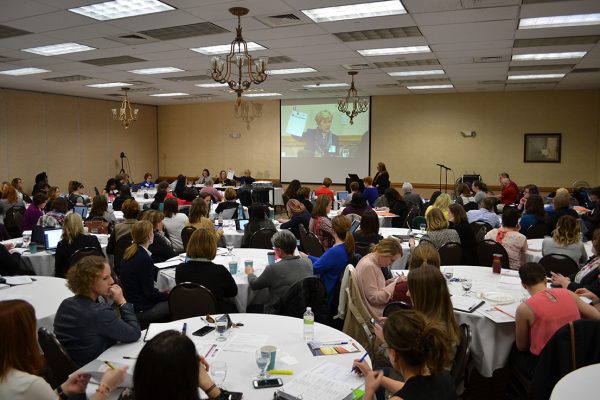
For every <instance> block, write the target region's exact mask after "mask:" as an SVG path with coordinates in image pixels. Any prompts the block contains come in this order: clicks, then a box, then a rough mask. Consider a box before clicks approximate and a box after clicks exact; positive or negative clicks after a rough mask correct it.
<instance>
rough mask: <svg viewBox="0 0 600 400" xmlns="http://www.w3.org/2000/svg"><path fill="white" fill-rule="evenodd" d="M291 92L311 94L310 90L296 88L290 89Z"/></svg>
mask: <svg viewBox="0 0 600 400" xmlns="http://www.w3.org/2000/svg"><path fill="white" fill-rule="evenodd" d="M290 92H310V89H309V88H294V89H290Z"/></svg>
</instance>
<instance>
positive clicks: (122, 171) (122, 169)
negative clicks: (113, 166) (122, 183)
mask: <svg viewBox="0 0 600 400" xmlns="http://www.w3.org/2000/svg"><path fill="white" fill-rule="evenodd" d="M120 157H121V170H120V171H119V174H124V173H125V168H123V160H124V159H125V157H126V156H125V153H123V152H121V156H120Z"/></svg>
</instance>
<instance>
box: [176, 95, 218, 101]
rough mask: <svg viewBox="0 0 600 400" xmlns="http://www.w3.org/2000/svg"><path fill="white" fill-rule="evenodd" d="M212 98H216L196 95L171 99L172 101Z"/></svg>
mask: <svg viewBox="0 0 600 400" xmlns="http://www.w3.org/2000/svg"><path fill="white" fill-rule="evenodd" d="M213 97H218V95H216V94H198V95H192V96H181V97H173V100H210V99H212V98H213Z"/></svg>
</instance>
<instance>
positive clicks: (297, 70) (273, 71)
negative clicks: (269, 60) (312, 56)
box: [267, 68, 317, 75]
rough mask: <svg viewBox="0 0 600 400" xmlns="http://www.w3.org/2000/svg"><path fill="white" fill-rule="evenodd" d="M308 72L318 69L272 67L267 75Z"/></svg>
mask: <svg viewBox="0 0 600 400" xmlns="http://www.w3.org/2000/svg"><path fill="white" fill-rule="evenodd" d="M307 72H317V70H316V69H314V68H286V69H270V70H268V71H267V75H286V74H305V73H307Z"/></svg>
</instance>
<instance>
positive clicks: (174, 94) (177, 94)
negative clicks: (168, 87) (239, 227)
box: [150, 92, 189, 97]
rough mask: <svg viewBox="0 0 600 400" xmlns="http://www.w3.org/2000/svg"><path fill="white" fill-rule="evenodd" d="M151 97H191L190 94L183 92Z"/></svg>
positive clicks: (158, 94)
mask: <svg viewBox="0 0 600 400" xmlns="http://www.w3.org/2000/svg"><path fill="white" fill-rule="evenodd" d="M150 96H153V97H175V96H189V94H188V93H181V92H177V93H156V94H151V95H150Z"/></svg>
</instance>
